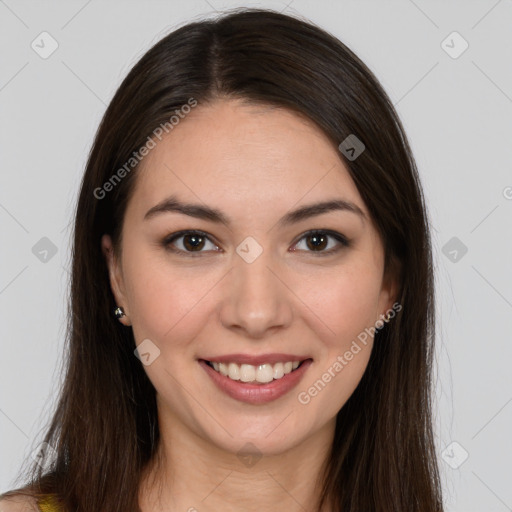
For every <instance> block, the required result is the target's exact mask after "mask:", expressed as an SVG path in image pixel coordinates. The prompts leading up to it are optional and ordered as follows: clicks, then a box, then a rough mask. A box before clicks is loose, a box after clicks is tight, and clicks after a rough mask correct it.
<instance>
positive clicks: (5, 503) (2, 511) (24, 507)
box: [0, 495, 39, 512]
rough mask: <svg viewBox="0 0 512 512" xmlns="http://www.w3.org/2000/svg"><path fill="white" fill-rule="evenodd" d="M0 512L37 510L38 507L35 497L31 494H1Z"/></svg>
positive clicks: (35, 511) (31, 511) (34, 511)
mask: <svg viewBox="0 0 512 512" xmlns="http://www.w3.org/2000/svg"><path fill="white" fill-rule="evenodd" d="M0 512H39V507H38V506H37V501H36V499H35V498H32V497H31V496H23V495H18V496H5V497H3V496H2V497H0Z"/></svg>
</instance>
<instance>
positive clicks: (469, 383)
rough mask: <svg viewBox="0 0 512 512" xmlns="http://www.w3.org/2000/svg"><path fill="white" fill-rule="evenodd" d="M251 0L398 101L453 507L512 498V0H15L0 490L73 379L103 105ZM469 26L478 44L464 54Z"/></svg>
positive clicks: (0, 273)
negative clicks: (427, 252) (87, 208)
mask: <svg viewBox="0 0 512 512" xmlns="http://www.w3.org/2000/svg"><path fill="white" fill-rule="evenodd" d="M243 5H244V6H264V7H271V8H274V9H276V10H279V11H283V12H289V13H299V14H300V15H303V16H305V17H307V18H309V19H310V20H312V21H313V22H315V23H317V24H318V25H320V26H321V27H323V28H325V29H327V30H329V31H330V32H331V33H333V34H335V35H336V36H337V37H339V38H340V39H341V40H342V41H343V42H344V43H345V44H347V46H349V47H350V48H351V49H352V50H354V51H355V52H356V53H357V54H358V55H359V56H360V57H361V58H362V60H363V61H365V62H366V64H367V65H368V66H369V67H370V68H371V69H372V70H373V71H374V72H375V74H376V75H377V77H378V78H379V79H380V80H381V82H382V84H383V86H384V87H385V89H386V91H387V92H388V94H389V95H390V97H391V99H392V101H393V103H394V104H395V105H396V108H397V109H398V112H399V115H400V117H401V119H402V120H403V122H404V125H405V129H406V131H407V134H408V136H409V138H410V141H411V144H412V148H413V151H414V154H415V157H416V160H417V163H418V166H419V169H420V173H421V176H422V180H423V185H424V189H425V193H426V197H427V201H428V205H429V211H430V217H431V221H432V225H433V242H434V257H435V267H436V280H437V287H438V288H437V291H438V296H437V311H438V324H437V329H438V345H437V354H436V359H437V364H438V366H437V371H436V379H435V380H436V414H435V428H436V439H437V444H438V452H439V456H440V464H441V468H442V476H443V487H444V491H445V501H446V510H447V511H453V512H455V511H456V512H468V511H479V512H480V511H482V512H484V511H485V512H491V511H496V512H502V511H506V510H512V486H511V485H510V484H511V469H510V459H511V455H512V443H511V440H510V432H511V425H512V403H511V401H512V377H511V371H510V360H511V359H512V343H511V336H510V332H511V328H512V322H511V319H512V315H511V312H512V272H511V270H510V262H511V261H512V240H511V234H512V229H511V228H512V226H511V224H512V222H511V219H512V172H511V164H510V163H511V161H512V144H511V141H512V138H511V135H512V67H511V63H512V0H500V1H495V0H492V1H464V2H463V1H452V2H440V1H429V2H427V1H425V0H423V1H420V0H415V1H412V0H400V1H393V2H391V1H387V2H378V1H377V0H373V1H358V2H356V1H347V0H343V1H337V2H335V1H328V0H323V1H315V2H312V1H305V0H292V1H289V0H287V1H286V2H281V1H274V2H241V3H240V2H226V1H221V0H218V1H217V0H208V1H206V0H197V1H191V2H186V3H185V2H183V3H181V2H175V1H174V2H171V1H166V2H164V1H150V2H142V1H136V2H135V1H123V2H120V1H110V2H105V1H103V2H100V1H99V0H92V1H91V0H89V1H67V2H63V1H62V2H54V1H53V2H49V1H47V2H44V3H43V2H35V1H33V2H28V1H21V0H0V45H1V48H2V50H1V54H0V55H1V56H0V58H1V63H0V73H1V74H0V107H1V116H0V130H1V133H0V141H1V161H0V162H1V177H0V179H1V183H0V234H1V239H2V249H1V257H2V264H1V267H0V311H1V314H2V318H1V320H2V321H1V323H0V329H1V334H0V339H1V340H2V349H1V353H2V358H1V362H0V364H1V375H2V388H1V395H0V434H1V435H0V440H1V441H0V442H1V445H0V459H1V461H2V463H1V470H0V492H4V491H6V490H8V489H10V488H12V483H13V478H14V475H15V473H16V471H17V469H18V468H19V464H20V463H21V460H22V458H23V457H26V456H29V454H30V453H32V451H33V450H34V449H35V448H36V447H37V446H38V444H39V443H40V436H41V434H42V431H43V428H44V426H45V424H46V422H47V421H48V419H49V417H50V412H51V408H52V406H53V405H54V402H55V398H56V395H57V390H58V388H59V385H60V382H61V381H60V368H61V365H62V348H63V338H64V333H65V318H66V315H67V314H68V311H67V305H66V296H67V279H68V268H69V263H70V256H69V254H70V252H69V251H70V244H69V237H70V233H71V231H70V225H69V222H70V219H71V215H72V212H73V207H74V203H75V200H76V197H77V192H78V188H79V183H80V179H81V175H82V173H83V170H84V165H85V161H86V156H87V153H88V151H89V149H90V146H91V144H92V140H93V136H94V133H95V131H96V129H97V126H98V123H99V121H100V119H101V116H102V114H103V112H104V109H105V107H106V104H107V103H108V102H109V101H110V99H111V97H112V95H113V93H114V92H115V90H116V88H117V86H118V85H119V83H120V82H121V80H122V79H123V78H124V76H125V75H126V74H127V72H128V71H129V69H130V68H131V67H132V66H133V65H134V64H135V62H136V61H137V60H138V59H139V58H140V57H141V56H142V55H143V53H144V52H145V51H146V50H147V49H148V48H149V47H150V46H151V45H152V44H153V43H155V42H156V41H158V40H159V39H161V38H162V37H163V36H164V35H166V34H167V33H168V32H169V31H171V30H172V29H173V28H175V27H177V26H178V25H182V24H184V23H185V22H187V21H191V20H192V19H194V18H196V17H202V16H204V15H207V14H208V13H214V12H215V10H222V9H226V8H232V7H236V6H243ZM43 31H46V32H48V33H49V34H51V37H52V38H53V39H55V40H56V41H57V43H58V48H57V50H56V51H55V52H54V53H53V54H52V55H50V56H49V57H48V58H46V59H43V58H42V57H41V56H40V54H39V53H36V51H35V50H34V49H32V47H31V44H32V42H33V41H34V45H38V46H39V47H38V51H39V52H41V51H42V50H43V48H42V46H43V45H44V48H45V51H47V50H49V49H50V48H51V45H50V44H51V41H50V39H48V36H39V35H40V34H41V32H43ZM454 31H456V32H458V33H459V34H460V36H461V37H462V38H463V40H465V41H467V43H468V44H469V47H468V48H467V50H466V51H464V52H463V53H462V54H460V55H458V53H459V52H460V50H461V49H463V45H464V42H463V40H462V39H460V38H457V37H458V36H450V34H451V33H452V32H454ZM448 36H450V37H448ZM43 37H46V38H47V39H44V41H43V42H41V39H42V38H43ZM447 37H448V39H447ZM445 40H446V42H445V43H443V41H445ZM450 47H451V48H450ZM447 51H448V52H447ZM449 52H451V53H452V55H451V56H450V55H449ZM454 57H456V58H454ZM44 237H46V238H47V239H49V240H50V241H51V244H50V243H49V242H48V240H43V241H41V239H42V238H44ZM454 237H455V239H454ZM52 245H54V246H55V248H54V250H55V249H56V251H57V252H56V253H55V254H53V253H52ZM34 247H35V248H34ZM464 247H465V248H467V252H466V253H465V254H464ZM45 250H47V251H49V252H47V253H45V252H44V251H45ZM105 413H107V411H105ZM507 433H508V434H507ZM453 443H456V444H453ZM465 457H467V459H465ZM464 459H465V460H464Z"/></svg>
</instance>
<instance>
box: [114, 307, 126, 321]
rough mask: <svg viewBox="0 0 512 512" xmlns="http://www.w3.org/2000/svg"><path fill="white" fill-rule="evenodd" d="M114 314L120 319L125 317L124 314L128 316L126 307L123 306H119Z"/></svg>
mask: <svg viewBox="0 0 512 512" xmlns="http://www.w3.org/2000/svg"><path fill="white" fill-rule="evenodd" d="M114 316H115V317H116V318H117V319H118V320H119V319H120V318H123V316H126V315H125V312H124V309H123V308H121V307H117V308H116V309H115V310H114Z"/></svg>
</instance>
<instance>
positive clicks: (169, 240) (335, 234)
mask: <svg viewBox="0 0 512 512" xmlns="http://www.w3.org/2000/svg"><path fill="white" fill-rule="evenodd" d="M186 235H199V236H200V237H202V238H206V239H208V240H209V241H210V242H211V243H213V244H214V245H217V244H215V242H213V241H212V240H211V239H210V236H209V235H208V234H207V233H205V232H204V231H198V230H184V231H178V232H176V233H173V234H171V235H169V236H167V237H166V238H165V239H164V240H163V241H162V245H163V246H164V248H165V249H166V250H168V251H171V252H173V253H177V254H180V255H186V257H192V258H197V257H199V256H201V254H202V253H204V252H208V251H197V252H194V251H183V250H181V249H176V247H172V245H171V244H172V243H173V242H174V241H176V240H178V239H179V238H182V237H184V236H186ZM313 235H327V236H329V237H331V238H334V239H335V240H337V241H338V242H339V243H340V245H339V246H338V247H334V248H331V249H329V250H327V251H325V250H324V251H305V252H310V253H312V254H314V255H315V256H320V257H321V256H328V255H331V254H334V253H337V252H338V251H340V250H341V249H343V248H347V247H350V241H349V240H348V239H347V238H345V237H344V236H343V235H342V234H341V233H338V232H336V231H331V230H328V229H323V230H322V229H313V230H310V231H306V233H304V234H303V235H302V236H301V237H300V238H299V240H298V241H297V242H296V243H295V244H294V245H297V244H298V243H299V242H301V241H302V240H303V239H304V238H307V237H308V236H313Z"/></svg>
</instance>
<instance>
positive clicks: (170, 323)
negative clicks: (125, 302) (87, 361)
mask: <svg viewBox="0 0 512 512" xmlns="http://www.w3.org/2000/svg"><path fill="white" fill-rule="evenodd" d="M125 268H126V271H125V275H126V277H125V279H126V283H127V285H126V286H127V293H128V296H129V302H130V314H131V320H132V325H133V331H134V336H135V339H136V340H137V342H140V341H141V340H142V339H145V338H149V339H151V340H154V341H155V342H156V343H157V345H161V344H163V343H165V342H166V340H169V339H173V340H176V341H173V343H176V342H177V341H178V340H183V341H184V342H185V341H186V339H184V337H183V336H177V335H176V333H177V332H180V331H182V332H183V330H184V329H185V331H186V332H187V336H186V338H193V336H194V328H195V327H197V326H198V323H197V322H193V321H192V319H193V318H194V315H197V313H198V312H200V311H201V307H199V305H200V304H201V299H202V298H203V296H204V295H205V293H206V291H207V290H208V289H209V288H211V286H213V284H214V279H213V277H212V276H210V275H209V274H208V273H204V272H203V273H201V278H200V280H199V279H198V278H197V275H196V277H194V275H193V273H191V272H186V271H183V269H180V268H178V267H177V266H176V267H173V266H172V265H169V264H168V263H166V261H165V259H164V258H161V256H158V257H157V256H156V255H155V253H151V252H149V251H146V252H144V251H140V252H135V251H134V252H133V253H132V254H130V257H127V258H126V265H125ZM210 281H211V283H210Z"/></svg>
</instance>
